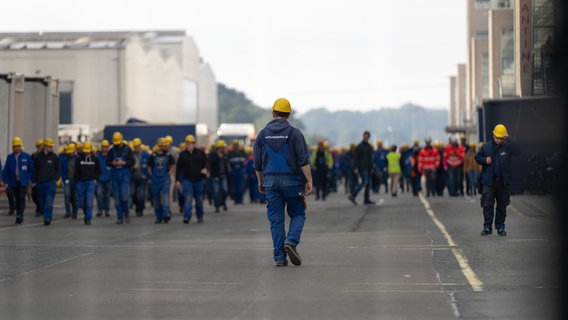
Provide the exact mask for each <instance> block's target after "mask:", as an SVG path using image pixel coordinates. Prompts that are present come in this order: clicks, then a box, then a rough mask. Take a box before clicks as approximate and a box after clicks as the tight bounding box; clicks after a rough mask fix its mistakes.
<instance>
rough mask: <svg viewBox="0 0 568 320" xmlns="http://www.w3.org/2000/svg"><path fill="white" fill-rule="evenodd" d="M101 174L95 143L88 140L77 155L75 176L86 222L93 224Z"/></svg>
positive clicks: (78, 196) (79, 200)
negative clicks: (96, 191)
mask: <svg viewBox="0 0 568 320" xmlns="http://www.w3.org/2000/svg"><path fill="white" fill-rule="evenodd" d="M100 175H101V164H100V163H99V158H97V157H96V156H95V154H94V152H93V145H92V144H91V142H89V141H87V142H85V143H84V144H83V153H82V154H80V155H77V158H76V162H75V178H76V180H77V198H78V203H79V206H80V207H81V208H82V209H83V212H84V214H85V218H84V220H83V221H84V222H85V224H86V225H90V224H91V219H92V218H93V200H94V198H95V187H96V180H97V179H99V177H100Z"/></svg>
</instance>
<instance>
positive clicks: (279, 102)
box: [272, 98, 292, 113]
mask: <svg viewBox="0 0 568 320" xmlns="http://www.w3.org/2000/svg"><path fill="white" fill-rule="evenodd" d="M272 110H274V111H278V112H285V113H290V112H292V108H291V107H290V101H288V100H287V99H285V98H278V99H276V101H274V105H273V106H272Z"/></svg>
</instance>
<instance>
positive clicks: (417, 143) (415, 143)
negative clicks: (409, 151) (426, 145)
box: [412, 140, 420, 147]
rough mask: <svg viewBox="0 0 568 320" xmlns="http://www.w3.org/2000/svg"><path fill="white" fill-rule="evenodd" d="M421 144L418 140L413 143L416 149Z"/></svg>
mask: <svg viewBox="0 0 568 320" xmlns="http://www.w3.org/2000/svg"><path fill="white" fill-rule="evenodd" d="M419 144H420V141H418V140H414V141H413V142H412V145H413V146H415V147H417V146H418V145H419Z"/></svg>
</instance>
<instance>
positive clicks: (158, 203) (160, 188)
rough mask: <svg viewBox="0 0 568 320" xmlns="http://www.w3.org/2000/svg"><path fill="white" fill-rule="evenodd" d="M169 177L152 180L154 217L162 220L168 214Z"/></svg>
mask: <svg viewBox="0 0 568 320" xmlns="http://www.w3.org/2000/svg"><path fill="white" fill-rule="evenodd" d="M170 184H171V183H170V177H169V176H167V177H165V178H162V179H159V180H156V179H154V180H152V197H153V198H154V213H155V214H156V219H158V220H163V219H165V218H166V217H168V216H169V215H170Z"/></svg>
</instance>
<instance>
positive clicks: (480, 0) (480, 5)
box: [475, 0, 491, 9]
mask: <svg viewBox="0 0 568 320" xmlns="http://www.w3.org/2000/svg"><path fill="white" fill-rule="evenodd" d="M475 8H476V9H489V8H491V0H475Z"/></svg>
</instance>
